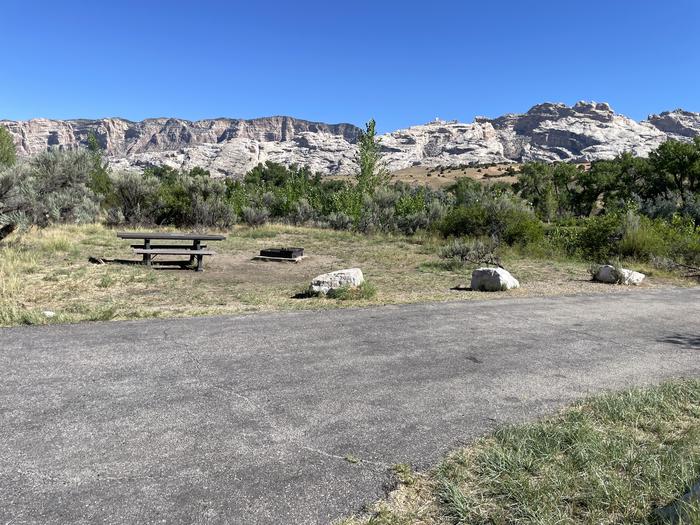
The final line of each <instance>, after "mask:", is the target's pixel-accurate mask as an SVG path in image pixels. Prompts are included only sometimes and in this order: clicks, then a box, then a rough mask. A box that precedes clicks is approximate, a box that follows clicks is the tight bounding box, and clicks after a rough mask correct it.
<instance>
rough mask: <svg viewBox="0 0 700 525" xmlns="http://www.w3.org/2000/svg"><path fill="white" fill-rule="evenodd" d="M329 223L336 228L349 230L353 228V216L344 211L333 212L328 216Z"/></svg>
mask: <svg viewBox="0 0 700 525" xmlns="http://www.w3.org/2000/svg"><path fill="white" fill-rule="evenodd" d="M328 224H330V227H331V228H333V229H334V230H349V229H350V228H352V218H351V217H350V216H349V215H346V214H345V213H343V212H337V213H331V214H330V215H329V216H328Z"/></svg>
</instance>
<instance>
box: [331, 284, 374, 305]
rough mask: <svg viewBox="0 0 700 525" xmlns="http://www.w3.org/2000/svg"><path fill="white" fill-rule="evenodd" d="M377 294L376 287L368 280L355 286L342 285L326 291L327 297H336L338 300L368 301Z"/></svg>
mask: <svg viewBox="0 0 700 525" xmlns="http://www.w3.org/2000/svg"><path fill="white" fill-rule="evenodd" d="M376 296H377V287H376V286H374V285H373V284H372V283H370V282H367V281H365V282H363V283H362V284H361V285H360V286H358V287H356V288H351V287H349V286H343V287H342V288H337V289H335V290H331V291H330V292H328V294H327V295H326V297H327V298H328V299H337V300H339V301H369V300H371V299H374V298H375V297H376Z"/></svg>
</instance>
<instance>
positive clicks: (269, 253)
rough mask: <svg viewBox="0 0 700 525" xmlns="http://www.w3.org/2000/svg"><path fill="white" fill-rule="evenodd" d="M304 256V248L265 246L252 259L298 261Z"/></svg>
mask: <svg viewBox="0 0 700 525" xmlns="http://www.w3.org/2000/svg"><path fill="white" fill-rule="evenodd" d="M303 258H304V248H265V249H264V250H260V255H258V256H256V257H254V259H259V260H264V261H292V262H299V261H301V260H302V259H303Z"/></svg>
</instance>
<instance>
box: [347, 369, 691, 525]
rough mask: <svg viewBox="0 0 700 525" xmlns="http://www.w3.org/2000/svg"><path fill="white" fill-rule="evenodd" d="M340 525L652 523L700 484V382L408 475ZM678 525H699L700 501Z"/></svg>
mask: <svg viewBox="0 0 700 525" xmlns="http://www.w3.org/2000/svg"><path fill="white" fill-rule="evenodd" d="M411 479H412V480H415V479H418V481H417V482H412V483H410V484H406V483H401V479H399V482H400V486H399V488H398V489H397V490H396V491H395V492H394V493H392V494H391V495H390V496H389V498H387V499H386V500H383V501H380V502H378V503H377V504H375V505H374V507H373V512H372V513H371V514H369V515H366V516H362V517H356V518H351V519H349V520H346V521H345V523H346V524H348V525H349V524H358V523H367V524H370V523H371V524H374V525H378V524H385V525H389V524H393V525H398V524H408V523H422V524H425V525H429V524H450V523H451V524H462V523H464V524H473V525H482V524H483V525H486V524H494V525H497V524H522V525H535V524H538V525H540V524H561V525H567V524H571V525H574V524H591V525H593V524H601V525H602V524H623V523H624V524H658V523H666V521H664V520H663V519H661V517H660V515H659V514H657V510H658V509H660V508H662V507H665V506H667V505H669V504H672V503H674V502H675V501H677V500H678V499H679V498H680V497H681V496H682V495H683V494H684V493H686V492H687V491H688V489H689V487H691V486H692V485H693V484H694V483H695V482H697V481H698V480H699V479H700V380H685V381H676V382H669V383H666V384H663V385H661V386H655V387H648V388H641V389H631V390H627V391H625V392H621V393H610V394H605V395H601V396H598V397H595V398H592V399H589V400H586V401H583V402H580V403H577V404H576V405H574V406H573V407H571V408H569V409H567V410H565V411H563V412H562V413H561V414H559V415H558V416H555V417H552V418H549V419H545V420H543V421H539V422H535V423H530V424H524V425H517V426H510V427H506V428H502V429H500V430H498V431H496V432H495V433H494V434H493V435H491V436H488V437H486V438H483V439H481V440H479V441H477V442H476V443H474V444H473V445H472V446H469V447H466V448H462V449H460V450H457V451H455V452H453V453H452V454H450V455H449V456H448V457H447V458H445V459H444V460H443V461H442V462H441V463H440V464H439V465H438V466H437V467H436V468H435V469H433V470H432V471H430V472H429V473H427V474H423V475H412V476H411ZM682 522H683V523H688V524H700V502H697V501H696V502H695V503H693V504H691V505H689V506H687V508H686V509H685V519H683V520H682Z"/></svg>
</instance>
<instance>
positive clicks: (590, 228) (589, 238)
mask: <svg viewBox="0 0 700 525" xmlns="http://www.w3.org/2000/svg"><path fill="white" fill-rule="evenodd" d="M621 238H622V221H621V220H620V217H619V216H618V215H617V214H610V215H601V216H598V217H591V218H589V219H587V220H586V221H585V223H584V226H583V228H582V229H581V231H580V233H579V235H578V246H577V248H578V251H579V252H580V253H581V255H583V256H584V257H586V258H588V259H592V260H595V261H597V262H606V261H607V260H608V259H609V258H610V257H612V256H614V255H615V254H616V251H617V245H618V243H619V242H620V239H621Z"/></svg>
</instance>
